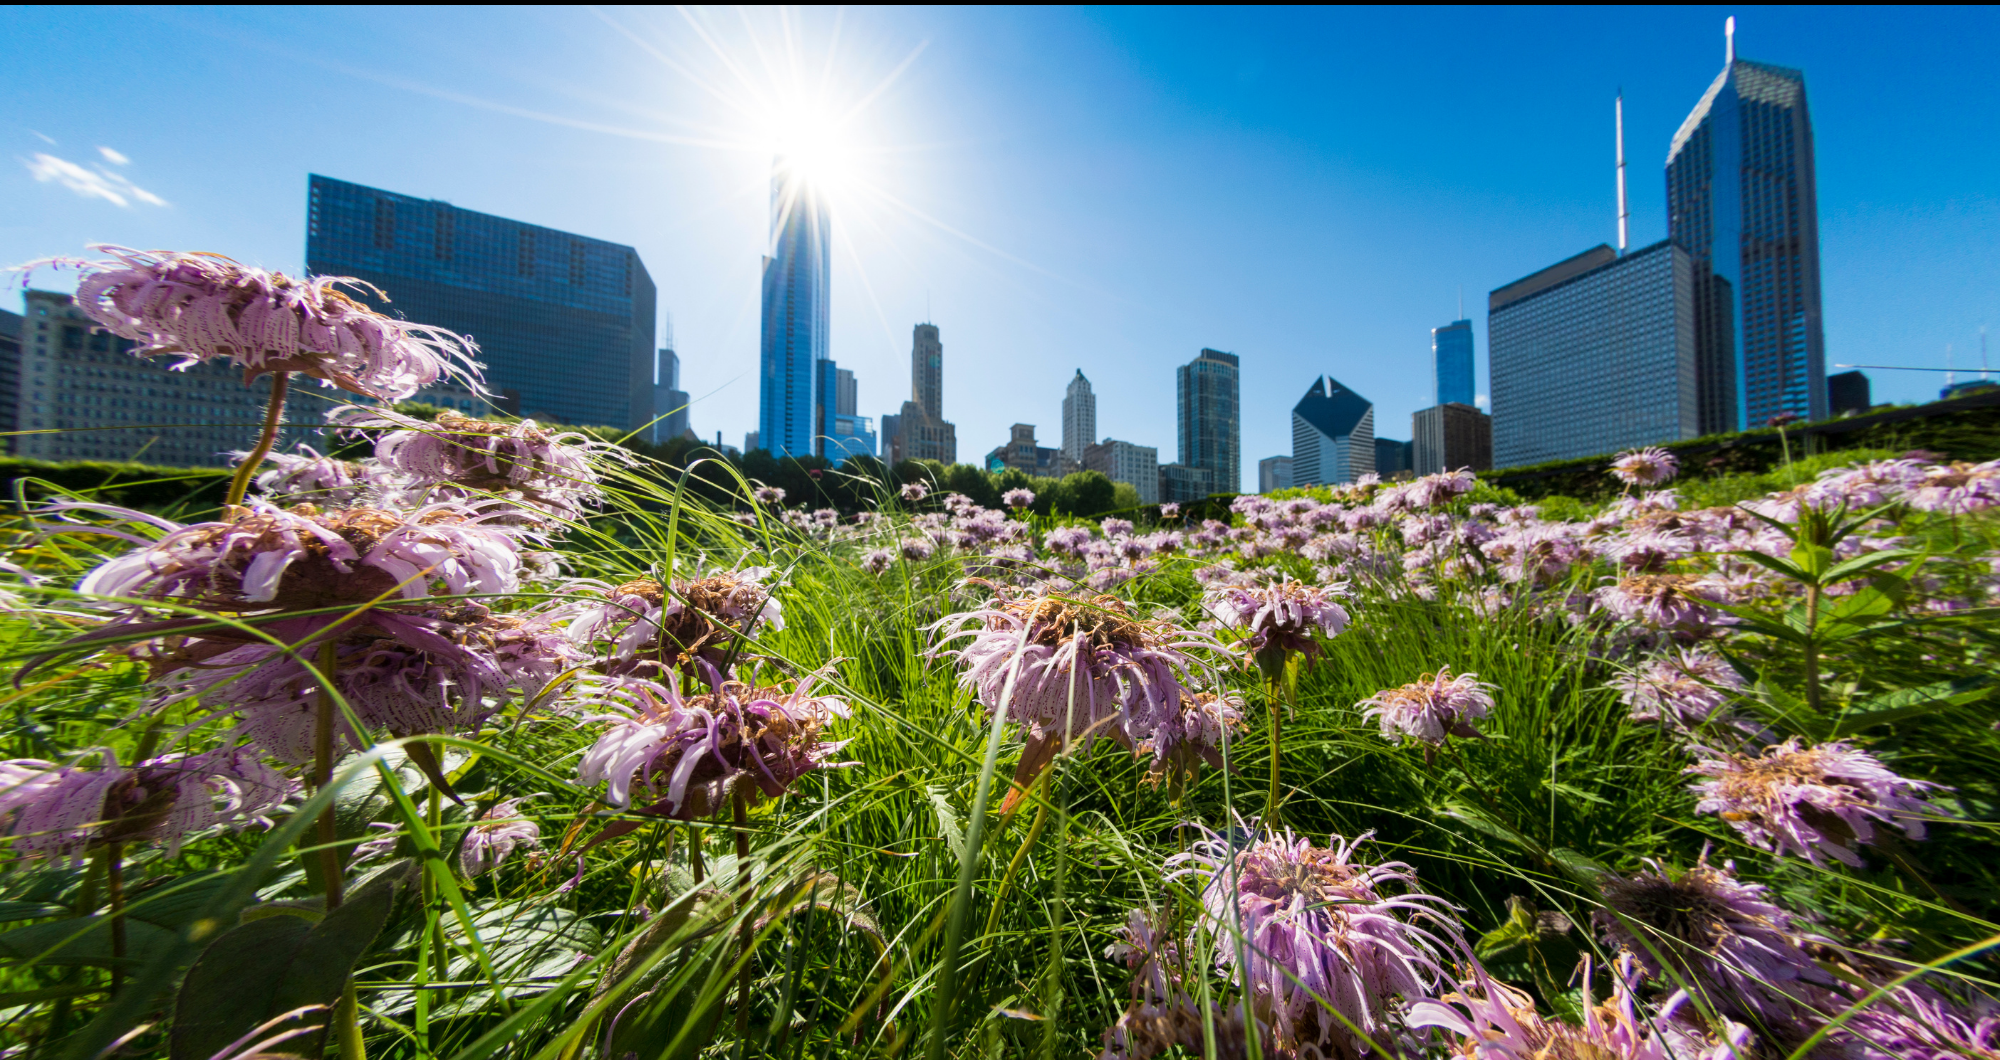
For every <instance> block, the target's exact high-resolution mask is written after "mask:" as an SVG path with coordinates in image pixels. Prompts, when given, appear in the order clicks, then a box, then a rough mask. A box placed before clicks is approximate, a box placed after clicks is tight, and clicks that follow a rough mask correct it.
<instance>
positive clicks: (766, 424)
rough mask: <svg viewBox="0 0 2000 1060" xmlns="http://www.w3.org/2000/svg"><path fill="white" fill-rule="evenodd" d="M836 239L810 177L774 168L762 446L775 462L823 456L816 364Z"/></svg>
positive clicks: (823, 347)
mask: <svg viewBox="0 0 2000 1060" xmlns="http://www.w3.org/2000/svg"><path fill="white" fill-rule="evenodd" d="M832 236H833V232H832V227H831V222H830V221H829V219H828V217H827V210H826V200H825V199H824V198H823V197H821V195H820V193H819V191H818V189H816V188H814V187H813V186H812V184H811V182H810V181H808V180H807V179H806V176H805V174H804V173H802V172H800V171H799V170H798V169H796V168H794V167H793V166H792V165H790V164H789V163H788V162H787V161H786V160H785V159H783V158H780V159H778V160H777V161H776V162H775V163H774V164H773V165H772V167H771V254H770V256H769V257H767V258H765V259H764V327H763V341H762V346H761V350H762V353H761V357H760V364H759V373H758V377H759V385H758V403H757V404H758V407H757V444H758V445H759V446H761V447H762V448H764V449H768V450H770V451H771V453H772V454H773V455H775V456H805V455H807V454H809V453H814V452H817V451H818V448H819V447H818V446H817V445H815V444H814V441H813V439H814V435H815V432H816V430H817V428H818V426H819V423H820V415H819V408H818V398H819V387H818V385H817V382H818V379H817V374H818V371H819V369H818V362H820V361H823V360H825V359H826V358H827V356H828V353H827V332H828V331H829V329H830V324H831V321H832V303H831V300H830V293H831V286H832V271H833V270H832V265H833V257H832V248H833V238H832Z"/></svg>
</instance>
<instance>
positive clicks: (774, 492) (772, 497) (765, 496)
mask: <svg viewBox="0 0 2000 1060" xmlns="http://www.w3.org/2000/svg"><path fill="white" fill-rule="evenodd" d="M750 497H751V499H752V500H755V501H756V502H757V503H758V504H783V503H785V491H784V490H781V489H779V488H778V487H776V486H759V487H757V488H756V489H755V490H752V491H751V493H750Z"/></svg>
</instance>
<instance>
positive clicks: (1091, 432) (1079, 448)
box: [1062, 368, 1097, 464]
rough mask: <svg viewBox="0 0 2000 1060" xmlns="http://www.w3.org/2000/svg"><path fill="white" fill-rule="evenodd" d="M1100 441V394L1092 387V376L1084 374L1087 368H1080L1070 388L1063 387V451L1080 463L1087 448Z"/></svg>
mask: <svg viewBox="0 0 2000 1060" xmlns="http://www.w3.org/2000/svg"><path fill="white" fill-rule="evenodd" d="M1096 444H1097V395H1096V394H1095V393H1093V392H1092V391H1091V389H1090V380H1088V379H1085V378H1084V377H1083V369H1081V368H1079V369H1077V370H1076V378H1074V379H1071V380H1070V381H1069V388H1068V389H1067V390H1065V391H1063V419H1062V451H1063V455H1065V456H1067V457H1069V458H1070V459H1071V460H1074V461H1076V462H1077V463H1079V464H1081V463H1083V451H1084V450H1085V449H1088V448H1090V447H1091V446H1093V445H1096Z"/></svg>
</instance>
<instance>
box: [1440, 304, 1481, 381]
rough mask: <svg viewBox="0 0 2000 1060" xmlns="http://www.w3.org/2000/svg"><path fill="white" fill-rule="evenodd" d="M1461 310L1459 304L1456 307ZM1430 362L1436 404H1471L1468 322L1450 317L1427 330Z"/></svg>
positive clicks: (1469, 323) (1470, 340) (1471, 365)
mask: <svg viewBox="0 0 2000 1060" xmlns="http://www.w3.org/2000/svg"><path fill="white" fill-rule="evenodd" d="M1460 311H1461V312H1463V311H1464V310H1463V307H1460ZM1431 362H1432V364H1433V365H1434V366H1435V368H1434V371H1435V372H1436V373H1437V386H1436V388H1435V389H1436V391H1437V397H1436V401H1437V403H1438V404H1440V405H1444V404H1448V403H1450V402H1453V401H1456V402H1458V403H1459V404H1461V405H1471V404H1474V400H1473V390H1474V389H1475V387H1476V384H1475V383H1474V375H1473V364H1472V321H1470V320H1454V321H1452V322H1451V323H1449V324H1446V325H1445V326H1444V327H1441V328H1432V329H1431Z"/></svg>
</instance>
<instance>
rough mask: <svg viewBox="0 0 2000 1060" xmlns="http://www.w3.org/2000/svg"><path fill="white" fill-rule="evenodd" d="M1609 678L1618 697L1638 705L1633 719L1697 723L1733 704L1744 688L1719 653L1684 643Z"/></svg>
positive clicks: (1685, 725)
mask: <svg viewBox="0 0 2000 1060" xmlns="http://www.w3.org/2000/svg"><path fill="white" fill-rule="evenodd" d="M1609 683H1610V685H1611V687H1612V688H1615V689H1617V690H1618V692H1619V697H1618V698H1620V699H1621V700H1623V701H1624V702H1625V705H1626V706H1628V707H1631V708H1632V713H1631V715H1630V717H1631V718H1632V720H1634V721H1658V720H1661V719H1666V720H1668V721H1671V722H1673V723H1674V724H1676V725H1680V726H1682V727H1686V728H1692V727H1694V726H1697V725H1700V724H1701V723H1702V722H1704V721H1706V720H1708V718H1709V716H1710V715H1712V714H1714V713H1715V711H1716V708H1718V707H1720V706H1722V705H1723V704H1724V703H1727V702H1728V701H1729V696H1730V694H1731V693H1733V692H1735V691H1736V690H1738V689H1740V688H1742V687H1743V678H1742V677H1741V676H1739V675H1738V674H1737V673H1736V670H1735V668H1733V667H1731V666H1730V665H1729V664H1728V663H1727V662H1724V661H1723V660H1722V659H1721V658H1720V657H1718V656H1715V655H1711V654H1709V653H1708V652H1705V651H1701V650H1699V649H1694V648H1680V649H1677V650H1675V651H1672V652H1669V653H1668V654H1665V655H1660V656H1657V657H1655V658H1654V659H1652V660H1651V661H1649V662H1647V663H1646V664H1645V665H1644V666H1642V667H1640V668H1639V669H1638V670H1637V671H1635V672H1631V673H1624V674H1620V675H1618V676H1617V677H1615V678H1612V679H1611V681H1610V682H1609Z"/></svg>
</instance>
